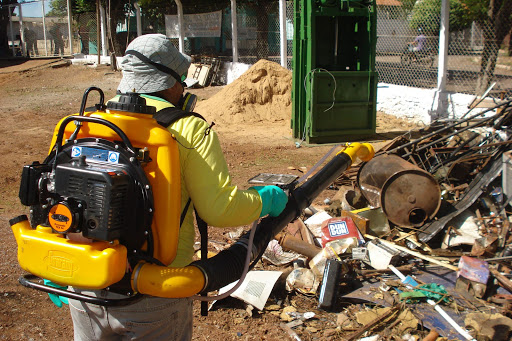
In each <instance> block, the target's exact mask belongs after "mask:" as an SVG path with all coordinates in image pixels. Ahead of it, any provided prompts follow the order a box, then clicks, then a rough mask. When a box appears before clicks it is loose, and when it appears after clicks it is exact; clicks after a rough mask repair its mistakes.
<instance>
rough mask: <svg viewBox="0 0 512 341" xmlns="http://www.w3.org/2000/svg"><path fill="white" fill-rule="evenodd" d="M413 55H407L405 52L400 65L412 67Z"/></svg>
mask: <svg viewBox="0 0 512 341" xmlns="http://www.w3.org/2000/svg"><path fill="white" fill-rule="evenodd" d="M411 59H412V58H411V54H410V53H407V52H404V53H402V55H401V56H400V63H401V64H402V65H404V66H409V65H411Z"/></svg>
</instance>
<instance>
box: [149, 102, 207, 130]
mask: <svg viewBox="0 0 512 341" xmlns="http://www.w3.org/2000/svg"><path fill="white" fill-rule="evenodd" d="M187 116H195V117H199V118H200V119H202V120H205V119H204V117H203V116H201V115H199V114H198V113H195V112H187V111H184V110H181V109H179V108H176V107H168V108H164V109H162V110H160V111H158V112H157V113H156V114H154V115H153V118H154V119H155V120H156V121H157V122H158V124H160V125H161V126H163V127H165V128H167V127H169V126H170V125H171V124H173V123H174V122H176V121H177V120H179V119H180V118H183V117H187ZM205 121H206V120H205Z"/></svg>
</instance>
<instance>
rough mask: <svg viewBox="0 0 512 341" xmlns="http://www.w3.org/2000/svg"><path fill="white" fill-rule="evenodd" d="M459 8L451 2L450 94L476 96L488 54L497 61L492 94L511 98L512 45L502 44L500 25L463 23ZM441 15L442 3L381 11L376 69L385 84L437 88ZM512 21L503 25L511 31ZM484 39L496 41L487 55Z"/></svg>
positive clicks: (431, 1)
mask: <svg viewBox="0 0 512 341" xmlns="http://www.w3.org/2000/svg"><path fill="white" fill-rule="evenodd" d="M387 3H389V4H392V3H393V2H391V1H387ZM457 4H460V3H459V2H455V1H452V2H451V7H450V16H449V21H450V35H449V39H448V56H447V58H446V68H447V77H446V80H447V82H446V90H447V91H450V92H459V93H468V94H474V93H475V91H476V88H477V86H478V84H477V83H478V79H479V76H480V72H481V68H482V55H483V54H484V53H486V56H489V55H491V56H493V55H494V56H496V57H497V60H496V63H495V68H494V74H493V76H491V77H492V81H494V82H496V85H495V86H494V88H493V89H492V91H491V94H494V95H496V96H497V95H499V93H500V92H502V91H504V92H508V93H509V94H510V93H511V89H512V78H511V77H512V71H511V68H512V58H511V57H510V56H509V55H508V46H507V45H509V39H501V40H500V41H498V39H500V38H499V37H496V30H497V29H496V19H492V18H490V19H489V20H483V21H480V22H476V21H466V22H464V21H463V17H462V16H461V13H460V8H459V7H457V6H458V5H457ZM440 12H441V1H439V0H424V1H422V2H417V3H416V5H414V6H413V7H412V8H408V7H406V6H405V5H402V4H400V3H399V2H396V3H393V4H392V5H381V6H378V11H377V16H378V19H377V35H378V39H377V50H376V51H377V57H376V69H377V71H378V72H379V79H380V81H381V82H386V83H392V84H398V85H407V86H413V87H421V88H436V87H437V82H438V74H439V71H440V70H439V66H440V65H439V56H438V53H439V44H440V39H439V32H440V29H441V26H440ZM511 20H512V17H510V16H509V17H508V18H507V19H506V21H505V22H502V23H501V25H505V26H507V25H508V27H509V30H510V24H511V22H510V21H511ZM507 21H508V22H507ZM486 36H487V38H488V40H492V44H491V45H492V46H490V47H489V46H488V48H487V49H486V50H485V51H484V46H485V44H486V39H485V37H486ZM491 58H492V57H491ZM485 59H487V57H486V58H484V60H485ZM489 83H491V84H492V82H489Z"/></svg>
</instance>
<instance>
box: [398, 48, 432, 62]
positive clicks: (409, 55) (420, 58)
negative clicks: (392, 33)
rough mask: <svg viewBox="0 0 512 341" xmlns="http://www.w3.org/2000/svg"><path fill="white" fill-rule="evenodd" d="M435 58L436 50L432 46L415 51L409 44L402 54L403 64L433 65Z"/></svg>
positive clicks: (401, 60)
mask: <svg viewBox="0 0 512 341" xmlns="http://www.w3.org/2000/svg"><path fill="white" fill-rule="evenodd" d="M434 59H435V55H434V51H433V50H432V49H431V48H425V49H423V50H420V51H414V50H413V49H411V48H410V46H407V47H406V48H405V50H404V52H402V55H401V56H400V63H401V64H402V65H403V66H410V65H412V64H417V65H421V66H425V67H431V66H432V65H434Z"/></svg>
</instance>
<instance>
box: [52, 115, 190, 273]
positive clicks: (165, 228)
mask: <svg viewBox="0 0 512 341" xmlns="http://www.w3.org/2000/svg"><path fill="white" fill-rule="evenodd" d="M84 116H90V117H97V118H102V119H105V120H107V121H110V122H112V123H113V124H115V125H116V126H118V127H119V128H120V129H121V130H122V131H124V133H125V134H126V135H127V136H128V138H129V139H130V141H131V143H132V145H133V146H134V147H135V148H147V149H148V151H149V157H150V158H151V162H149V163H148V164H147V166H145V168H144V172H145V173H146V176H147V178H148V180H149V182H150V184H151V187H152V191H153V199H154V216H153V223H152V230H153V239H154V241H155V243H154V256H155V258H157V259H159V260H160V261H161V262H162V263H164V264H170V263H171V262H172V261H173V260H174V258H175V257H176V253H177V249H178V235H179V224H180V214H181V180H180V161H179V154H178V153H179V151H178V144H177V142H176V140H175V139H174V138H173V137H172V135H171V133H170V132H169V131H168V130H167V129H165V128H164V127H162V126H160V125H159V124H158V123H157V122H156V120H154V119H153V117H152V116H151V115H148V114H136V113H130V112H124V111H113V110H110V111H108V112H107V113H104V112H100V111H98V112H87V113H85V114H84ZM61 122H62V121H61ZM59 127H60V123H59V124H58V125H57V127H56V128H55V132H54V136H53V139H52V144H51V145H52V146H53V145H54V144H55V140H56V136H57V132H58V128H59ZM74 130H75V125H74V124H72V123H70V124H68V125H67V126H66V130H65V133H64V137H65V138H68V137H69V136H70V135H71V134H72V132H73V131H74ZM91 136H94V137H99V138H103V139H106V140H110V141H119V140H120V138H119V137H118V136H117V134H116V133H115V132H114V131H113V130H111V129H110V128H108V127H106V126H104V125H100V124H97V123H88V122H83V125H82V127H81V129H80V133H79V134H78V136H77V138H78V139H80V138H85V137H91Z"/></svg>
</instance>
